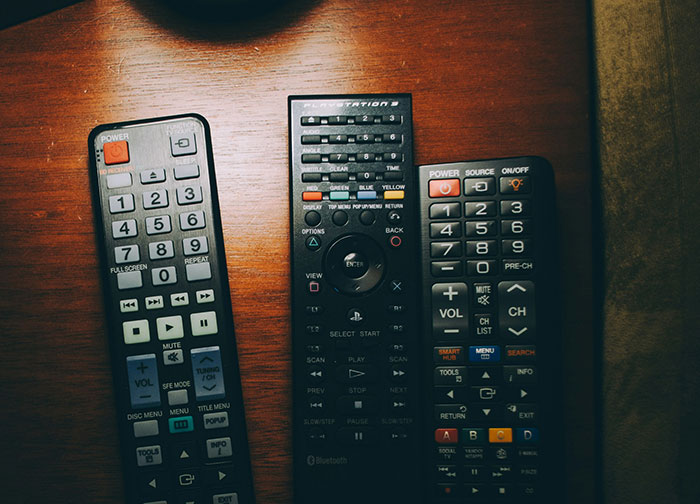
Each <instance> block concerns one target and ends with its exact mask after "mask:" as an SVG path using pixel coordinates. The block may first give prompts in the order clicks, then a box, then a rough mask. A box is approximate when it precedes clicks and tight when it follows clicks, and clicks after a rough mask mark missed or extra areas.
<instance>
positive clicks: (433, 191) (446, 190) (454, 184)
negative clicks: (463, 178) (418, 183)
mask: <svg viewBox="0 0 700 504" xmlns="http://www.w3.org/2000/svg"><path fill="white" fill-rule="evenodd" d="M459 188H460V183H459V179H441V180H431V181H430V197H431V198H449V197H451V196H459Z"/></svg>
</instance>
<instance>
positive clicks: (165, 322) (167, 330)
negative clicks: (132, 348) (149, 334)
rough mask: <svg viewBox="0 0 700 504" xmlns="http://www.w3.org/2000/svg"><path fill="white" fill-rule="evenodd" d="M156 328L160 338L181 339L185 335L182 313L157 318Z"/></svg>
mask: <svg viewBox="0 0 700 504" xmlns="http://www.w3.org/2000/svg"><path fill="white" fill-rule="evenodd" d="M156 328H157V329H158V339H159V340H171V339H179V338H182V337H184V336H185V332H184V330H183V326H182V317H181V316H180V315H174V316H172V317H159V318H157V319H156Z"/></svg>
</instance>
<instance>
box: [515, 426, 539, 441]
mask: <svg viewBox="0 0 700 504" xmlns="http://www.w3.org/2000/svg"><path fill="white" fill-rule="evenodd" d="M539 440H540V431H539V429H535V428H534V427H531V428H527V429H515V441H516V442H518V443H536V442H537V441H539Z"/></svg>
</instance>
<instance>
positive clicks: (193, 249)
mask: <svg viewBox="0 0 700 504" xmlns="http://www.w3.org/2000/svg"><path fill="white" fill-rule="evenodd" d="M182 250H183V251H184V253H185V255H186V256H190V255H199V254H206V253H208V252H209V244H208V243H207V237H206V236H195V237H194V238H185V239H184V240H182Z"/></svg>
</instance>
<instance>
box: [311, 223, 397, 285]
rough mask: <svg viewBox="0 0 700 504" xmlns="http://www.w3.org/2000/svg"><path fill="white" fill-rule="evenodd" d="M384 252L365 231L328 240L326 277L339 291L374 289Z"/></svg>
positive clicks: (382, 265) (380, 275)
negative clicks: (364, 233) (333, 240)
mask: <svg viewBox="0 0 700 504" xmlns="http://www.w3.org/2000/svg"><path fill="white" fill-rule="evenodd" d="M384 263H385V261H384V253H383V252H382V249H381V247H380V246H379V244H377V242H375V241H374V240H373V239H372V238H370V237H369V236H367V235H361V234H352V235H348V236H343V237H342V238H339V239H337V240H336V241H335V242H333V243H332V244H331V246H330V247H329V248H328V252H327V253H326V258H325V262H324V268H325V270H326V275H327V277H328V281H329V282H330V283H331V285H333V286H334V287H335V288H336V289H338V290H339V291H340V292H342V293H343V294H349V295H358V294H364V293H366V292H369V291H371V290H372V289H374V288H375V287H376V286H377V285H378V284H379V282H381V281H382V278H383V277H384V270H385V269H386V268H385V266H384Z"/></svg>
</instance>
